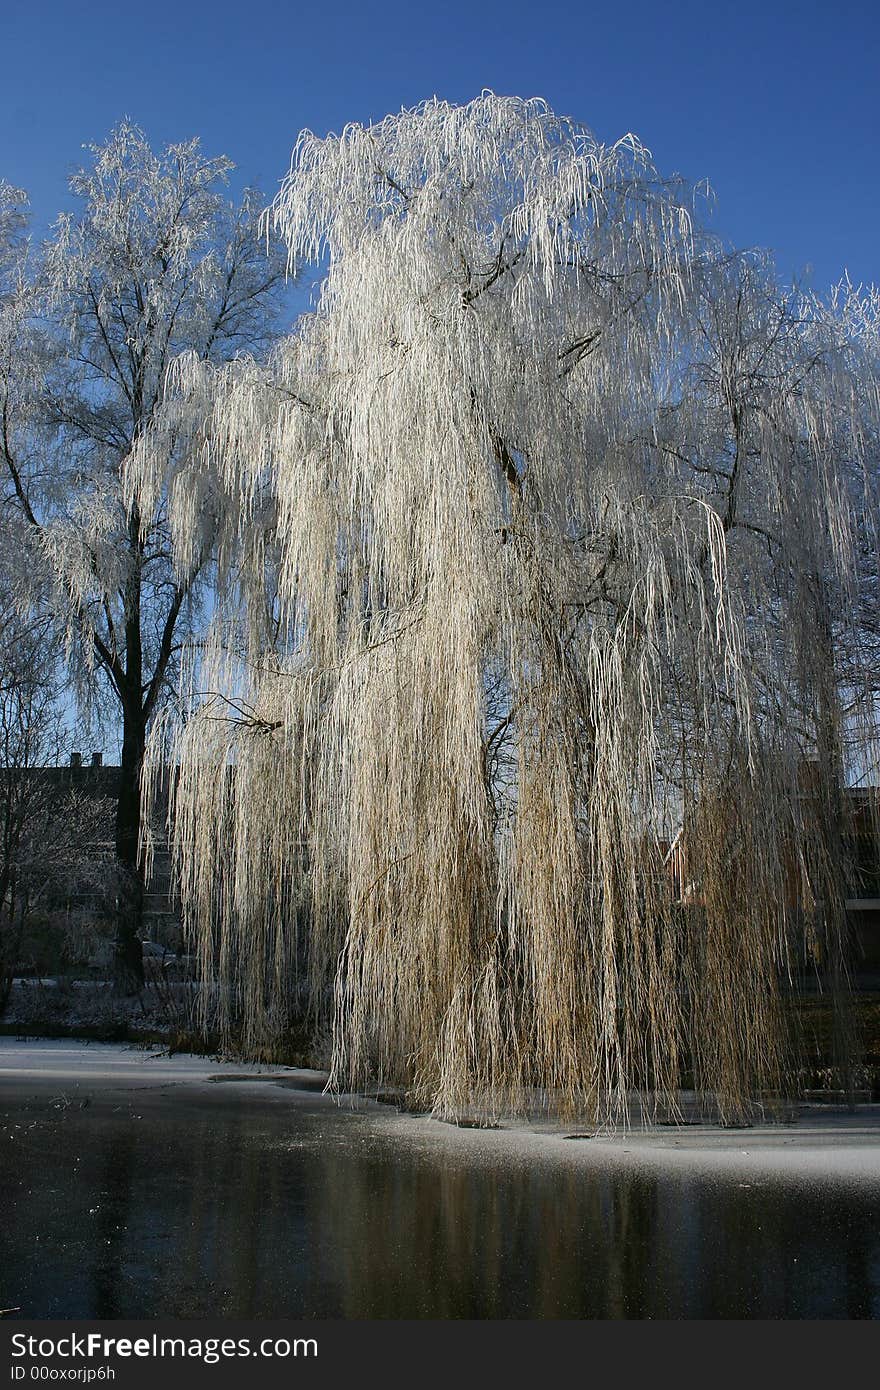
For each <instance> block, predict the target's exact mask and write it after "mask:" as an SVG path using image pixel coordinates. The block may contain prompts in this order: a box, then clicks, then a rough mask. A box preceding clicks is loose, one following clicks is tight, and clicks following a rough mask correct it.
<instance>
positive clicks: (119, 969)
mask: <svg viewBox="0 0 880 1390" xmlns="http://www.w3.org/2000/svg"><path fill="white" fill-rule="evenodd" d="M145 741H146V726H145V721H144V718H143V715H142V714H140V713H139V712H137V711H134V712H132V711H126V712H125V713H124V716H123V735H122V760H121V766H120V769H119V801H118V803H117V807H116V872H117V885H116V951H115V968H114V985H115V988H116V990H117V992H118V993H122V994H137V993H138V991H139V990H140V989H141V988H142V986H143V983H144V962H143V951H142V949H141V929H142V927H143V920H144V876H143V868H142V866H141V863H140V856H139V849H140V831H141V766H142V764H143V759H144V744H145Z"/></svg>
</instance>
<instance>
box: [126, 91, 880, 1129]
mask: <svg viewBox="0 0 880 1390" xmlns="http://www.w3.org/2000/svg"><path fill="white" fill-rule="evenodd" d="M271 217H272V220H273V221H274V224H275V226H276V227H277V228H278V229H279V230H280V232H281V233H282V234H283V236H284V237H285V239H286V241H287V244H288V247H289V252H290V258H291V262H292V263H295V264H296V265H300V264H301V263H302V262H304V261H312V262H316V263H318V264H319V265H320V266H321V268H322V274H323V281H322V287H321V291H320V298H319V300H318V303H317V307H316V309H315V310H314V312H312V313H309V314H307V315H305V316H304V317H303V318H302V319H301V320H300V321H299V324H298V326H297V329H296V331H295V333H294V334H293V335H292V336H291V337H290V338H289V339H288V340H287V341H286V342H285V343H284V344H283V346H282V347H281V349H280V350H279V351H278V352H277V354H276V355H275V357H274V358H273V360H272V361H271V363H270V364H269V366H268V367H259V366H258V365H256V364H254V363H252V362H249V361H238V362H236V363H234V364H233V365H231V366H228V367H224V368H220V369H216V370H213V371H210V372H207V371H206V370H205V368H204V367H202V366H200V365H199V364H197V363H196V362H194V361H191V360H184V361H182V362H181V363H180V364H179V365H178V368H177V373H176V378H175V382H174V386H175V389H174V391H172V392H171V393H170V395H169V401H168V405H167V409H166V415H165V421H164V423H165V427H166V428H167V429H170V430H182V429H186V428H189V429H194V430H197V431H201V432H203V433H204V447H203V450H202V454H201V460H202V462H201V464H200V465H199V466H197V467H194V466H192V465H190V466H188V468H187V470H186V471H185V472H181V474H180V475H179V476H178V478H177V479H176V482H175V486H174V490H173V495H172V520H173V525H174V530H175V535H176V544H177V547H178V557H179V563H180V565H181V566H182V567H183V568H184V569H185V567H186V565H187V563H188V557H190V556H191V555H192V554H193V553H194V552H197V551H198V549H199V547H200V545H201V543H202V532H203V531H204V529H205V527H206V525H208V521H207V520H206V518H210V529H211V530H212V531H213V529H214V527H215V526H216V524H217V518H218V517H220V518H223V519H225V521H224V528H225V529H222V535H223V540H222V542H221V546H220V552H219V556H218V568H219V578H220V592H221V597H220V599H219V601H218V608H217V621H216V625H215V632H214V634H213V639H212V641H211V642H210V643H209V644H208V645H207V647H201V648H200V649H199V651H198V652H197V653H194V655H193V662H192V669H191V672H190V683H189V685H188V687H187V688H186V690H185V691H184V696H185V699H184V702H183V707H184V715H183V717H180V718H179V719H177V720H175V721H173V722H169V721H166V722H164V723H162V724H159V725H157V726H156V728H155V729H154V734H153V743H152V766H153V771H154V772H156V771H157V770H158V769H159V768H160V767H162V766H164V765H167V762H168V761H169V760H170V761H171V763H172V764H173V765H174V766H175V767H176V768H178V769H179V771H178V773H176V774H175V779H174V782H173V788H172V806H171V824H172V826H173V832H174V844H175V853H176V864H177V875H178V882H179V886H180V890H181V893H182V897H183V903H184V906H185V911H186V915H187V921H188V922H189V924H190V926H191V928H192V930H193V932H194V933H195V937H196V939H197V940H198V942H199V943H200V950H201V955H202V960H203V965H204V967H205V970H206V971H207V972H210V973H211V974H213V975H215V976H217V977H219V979H220V980H221V981H222V982H223V985H224V987H223V988H221V989H218V990H217V991H216V992H215V994H214V995H213V996H212V997H213V998H215V999H219V1000H221V1001H223V1002H222V1004H221V1006H220V1007H221V1008H222V1009H224V1010H232V1011H233V1012H235V1013H236V1014H237V1015H238V1016H239V1017H240V1018H243V1019H244V1020H245V1025H246V1028H247V1030H248V1037H249V1041H250V1043H251V1045H253V1046H255V1047H256V1046H258V1045H259V1042H260V1039H261V1038H262V1037H263V1036H264V1035H265V1031H266V1030H267V1029H271V1027H272V1025H273V1020H274V1019H276V1018H277V1016H278V1010H279V1005H280V1004H282V1003H284V1002H285V1001H286V1000H289V999H290V997H291V995H292V993H294V992H295V991H296V990H299V989H305V990H307V993H308V997H309V999H310V1000H311V1005H312V1008H313V1009H314V1011H315V1014H316V1016H317V1018H318V1019H319V1020H320V1019H321V1018H323V1019H324V1020H325V1021H326V1022H327V1023H328V1024H329V1026H330V1027H331V1028H332V1038H333V1077H334V1081H335V1082H336V1083H337V1084H339V1085H340V1086H343V1087H345V1086H349V1085H357V1084H359V1083H362V1082H364V1081H365V1080H366V1079H367V1078H370V1077H372V1078H376V1079H378V1080H379V1081H380V1082H381V1083H383V1084H397V1085H400V1086H403V1087H405V1088H407V1089H408V1091H409V1092H410V1094H411V1096H412V1097H413V1099H414V1100H415V1101H416V1102H418V1103H422V1104H429V1105H432V1106H433V1107H435V1109H436V1110H437V1111H438V1112H439V1113H446V1114H455V1113H460V1112H461V1111H462V1110H463V1109H464V1108H465V1107H468V1106H474V1105H476V1106H478V1107H481V1108H483V1109H485V1110H490V1111H491V1110H493V1109H495V1108H497V1107H498V1106H501V1105H511V1104H513V1105H515V1104H518V1103H519V1102H520V1101H522V1100H523V1099H524V1098H526V1097H528V1096H529V1095H532V1094H533V1093H534V1090H535V1088H537V1089H538V1090H539V1091H543V1092H546V1093H548V1094H549V1093H553V1095H554V1096H555V1097H556V1098H557V1099H561V1100H562V1101H563V1102H567V1103H568V1104H570V1105H576V1106H581V1107H590V1108H592V1109H593V1110H594V1111H596V1112H597V1113H598V1114H600V1115H605V1116H612V1117H613V1116H620V1115H622V1114H625V1113H626V1111H627V1105H628V1097H629V1096H631V1094H632V1092H633V1090H634V1089H639V1090H641V1091H642V1092H644V1093H647V1095H648V1097H649V1103H650V1099H651V1098H653V1099H654V1100H661V1101H663V1102H664V1103H668V1102H670V1101H673V1099H674V1096H675V1093H676V1091H677V1089H678V1088H680V1087H681V1086H683V1085H687V1086H693V1087H694V1088H696V1089H697V1091H699V1092H700V1093H702V1094H704V1095H707V1096H708V1095H712V1096H714V1097H715V1098H717V1101H718V1103H719V1104H720V1107H721V1111H722V1113H724V1114H727V1115H733V1114H736V1113H739V1112H741V1111H742V1110H743V1108H744V1107H746V1106H747V1104H748V1102H749V1099H750V1098H754V1097H756V1096H759V1095H760V1094H761V1093H767V1092H773V1091H776V1090H777V1089H778V1088H779V1086H780V1085H781V1084H782V1081H783V1079H784V1075H785V1069H786V1063H787V1037H786V1027H785V1022H784V1019H783V1016H782V1010H781V991H782V989H783V986H784V982H785V980H786V978H787V974H788V971H789V969H790V968H791V967H792V965H793V963H795V962H796V960H797V959H799V958H800V957H801V956H802V955H803V953H804V952H805V951H806V952H807V953H808V954H811V955H812V956H813V957H814V958H815V959H816V960H817V961H818V962H819V964H820V967H821V968H822V969H823V970H824V971H825V972H826V973H827V975H828V976H829V978H830V979H831V980H832V982H834V983H836V984H840V983H841V982H842V978H843V974H844V964H843V955H842V946H843V941H842V936H843V919H842V910H843V896H844V890H843V886H842V868H841V864H842V860H841V854H840V837H841V808H840V785H841V778H842V776H843V773H844V764H845V761H846V757H847V748H846V747H845V744H846V742H847V740H848V739H849V738H850V737H851V736H852V734H853V731H854V730H855V729H856V716H855V715H854V714H853V715H851V716H850V717H849V719H848V720H844V719H843V718H842V713H841V701H842V698H844V697H845V698H846V699H847V700H848V701H849V702H850V704H851V705H852V706H853V708H854V709H855V710H856V711H857V712H858V713H859V718H860V722H859V723H858V729H859V731H860V737H861V739H862V747H863V751H864V748H866V747H867V743H866V742H865V741H866V740H870V738H871V729H870V727H869V725H870V719H869V715H870V712H871V710H872V709H873V703H872V700H871V698H870V690H871V679H872V671H873V666H872V662H871V659H870V658H871V650H870V645H869V644H868V643H867V642H866V641H863V640H862V632H861V616H862V615H863V613H864V601H865V597H866V595H867V596H868V597H867V602H868V605H869V606H870V603H871V601H872V599H871V594H872V592H873V589H872V586H873V579H874V576H875V575H876V569H877V566H876V546H875V535H874V529H873V516H874V510H873V506H874V495H873V487H874V473H873V469H874V468H875V465H876V458H877V454H876V445H877V419H878V399H877V373H876V365H875V364H876V339H877V335H876V323H877V313H876V304H872V303H871V301H870V300H865V299H864V298H859V297H858V296H857V295H855V293H854V292H846V293H845V294H844V296H843V298H844V299H845V300H846V303H843V302H840V303H838V304H836V305H832V306H831V307H829V308H828V309H825V308H823V307H822V306H821V305H819V304H818V303H817V302H807V301H806V300H804V299H802V298H796V297H794V296H792V295H790V294H789V295H786V294H784V293H782V292H781V291H780V290H779V289H778V288H777V286H776V285H775V283H774V279H773V275H772V271H771V268H770V266H769V265H768V264H767V263H766V261H765V260H764V259H762V258H761V257H760V256H757V255H749V256H739V255H732V254H728V253H726V252H725V251H724V250H723V249H722V248H721V247H720V246H718V245H717V244H715V243H713V242H712V241H711V240H709V239H708V238H707V237H706V236H705V235H704V234H702V233H701V232H700V231H699V230H698V227H697V223H696V219H695V211H694V201H693V192H692V190H689V189H688V188H687V187H685V186H683V185H682V184H681V183H680V182H678V181H673V182H668V181H664V180H662V179H661V178H660V177H659V176H658V174H657V172H656V171H655V169H654V168H653V167H652V164H651V162H650V158H649V155H648V153H647V151H646V150H644V149H643V148H642V146H641V145H640V144H639V143H638V141H637V140H635V139H634V138H633V137H631V136H626V137H625V138H624V139H623V140H621V141H619V142H618V143H617V144H615V145H613V146H611V147H607V146H603V145H601V144H599V143H597V141H596V140H595V139H594V137H593V136H592V135H591V134H590V133H589V131H588V130H586V129H585V128H584V127H583V126H580V125H578V124H576V123H574V122H573V121H570V120H567V119H560V118H559V117H557V116H555V115H554V114H553V112H552V111H550V110H549V109H548V108H547V106H546V105H545V104H544V103H543V102H541V101H521V100H516V99H512V98H501V97H496V96H493V95H492V94H488V93H486V94H484V95H483V96H482V97H480V98H479V99H478V100H476V101H473V102H471V103H469V104H468V105H465V106H462V107H454V106H450V105H447V104H446V103H443V102H440V101H431V102H428V103H426V104H425V105H423V106H420V107H418V108H417V109H416V110H413V111H403V112H401V113H400V114H399V115H397V116H393V117H388V118H387V119H386V120H384V121H382V122H381V123H380V124H378V125H375V126H371V127H368V128H365V127H361V126H358V125H352V126H349V127H347V128H346V129H345V130H344V131H343V132H342V134H341V135H340V136H328V137H327V138H326V139H319V138H317V137H315V136H313V135H312V134H310V133H308V132H307V133H305V134H303V135H302V136H301V137H300V139H299V141H298V142H297V145H296V149H295V152H294V156H293V161H292V165H291V171H290V174H289V176H288V177H287V179H286V181H285V182H284V184H283V187H282V190H281V192H280V193H279V195H278V198H277V199H276V201H275V204H274V206H273V208H272V210H271ZM872 354H874V355H873V356H872ZM150 447H151V445H150V440H149V439H147V440H145V441H143V443H142V446H141V448H140V451H139V452H138V453H137V454H136V456H135V457H134V459H133V460H132V465H131V471H130V477H131V483H132V487H133V488H136V489H137V488H139V489H140V491H141V495H142V497H141V505H142V510H148V507H147V506H146V501H147V500H148V499H149V495H150V490H151V487H152V486H153V483H152V479H151V467H150V457H151V454H150ZM159 453H161V451H159ZM860 695H861V696H862V697H863V698H861V699H859V698H858V697H859V696H860ZM805 767H806V768H808V769H809V775H808V776H805V773H804V769H805ZM795 907H796V908H797V910H796V911H795V910H793V908H795Z"/></svg>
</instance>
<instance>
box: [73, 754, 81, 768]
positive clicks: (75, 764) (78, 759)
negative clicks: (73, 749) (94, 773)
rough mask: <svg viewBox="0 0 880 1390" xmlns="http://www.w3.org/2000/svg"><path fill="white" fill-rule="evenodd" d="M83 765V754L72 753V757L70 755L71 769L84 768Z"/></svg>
mask: <svg viewBox="0 0 880 1390" xmlns="http://www.w3.org/2000/svg"><path fill="white" fill-rule="evenodd" d="M82 763H83V755H82V753H71V755H70V766H71V767H82Z"/></svg>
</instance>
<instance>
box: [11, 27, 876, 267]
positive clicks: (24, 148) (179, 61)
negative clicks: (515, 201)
mask: <svg viewBox="0 0 880 1390" xmlns="http://www.w3.org/2000/svg"><path fill="white" fill-rule="evenodd" d="M0 42H2V48H3V80H2V83H0V175H2V176H4V177H6V178H7V179H9V180H10V181H11V182H13V183H16V184H21V185H23V186H25V187H26V188H28V189H29V190H30V193H31V198H32V203H33V207H34V213H35V220H36V225H37V227H38V228H39V229H43V228H44V227H45V226H46V225H47V223H48V222H49V221H50V219H51V218H52V217H53V216H54V215H55V213H56V212H57V211H58V210H59V208H60V207H61V206H62V205H63V204H64V202H65V177H66V174H67V172H68V171H69V170H70V169H71V168H72V167H74V166H75V165H76V164H77V163H79V162H80V161H81V159H82V155H81V146H82V145H83V144H84V143H86V142H89V141H100V140H102V139H103V138H104V137H105V136H106V135H107V133H108V131H109V130H110V128H111V127H112V126H113V124H114V123H115V122H116V121H117V120H119V119H120V117H122V116H123V115H128V116H130V117H132V118H133V119H134V120H135V121H137V122H138V123H139V124H140V125H141V126H143V127H144V129H145V130H146V132H147V134H148V136H149V137H150V139H151V140H152V141H153V143H154V144H158V143H161V142H165V141H167V140H176V139H183V138H186V137H189V136H191V135H198V136H200V137H201V139H202V142H203V144H204V147H205V149H206V151H207V152H208V153H210V154H220V153H225V154H228V155H230V156H231V157H232V158H233V159H235V161H236V163H237V164H238V166H239V169H240V171H241V174H242V175H243V177H244V178H245V179H247V180H248V181H252V182H258V183H259V184H260V186H261V187H262V188H264V189H265V191H266V192H267V193H268V194H271V193H273V192H274V190H275V187H276V185H277V182H278V180H279V178H280V177H281V176H282V175H283V173H284V172H285V171H286V169H287V166H288V163H289V159H290V151H291V147H292V145H293V142H294V140H295V138H296V135H297V132H298V131H299V130H300V129H301V128H302V127H303V126H309V127H311V129H313V130H315V131H317V132H319V133H324V132H326V131H327V130H330V129H339V128H341V126H342V125H344V124H345V123H346V122H347V121H349V120H359V121H368V120H370V119H371V118H372V119H378V118H380V117H382V116H383V115H385V114H386V113H387V112H388V111H394V110H398V109H399V108H400V107H401V106H404V105H406V106H410V105H414V104H415V103H416V102H418V101H420V100H422V99H423V98H425V97H428V96H432V95H435V94H436V95H438V96H441V97H445V98H447V99H448V100H450V101H463V100H466V99H468V98H469V97H472V96H474V95H475V94H476V93H478V92H479V91H480V90H481V88H483V87H491V88H492V89H493V90H495V91H498V92H505V93H515V94H517V95H520V96H543V97H546V99H547V100H548V101H549V102H550V104H551V105H552V106H553V107H554V108H555V109H556V110H557V111H559V112H560V113H565V114H568V115H572V116H575V117H577V118H578V119H580V120H583V121H585V122H586V123H587V124H588V125H590V126H591V127H592V128H593V130H594V131H595V132H596V133H597V134H598V135H599V136H600V138H602V139H606V140H611V139H614V138H616V137H617V136H619V135H622V134H623V133H625V132H626V131H627V130H632V131H634V132H635V133H636V134H637V135H639V136H640V138H641V139H642V140H643V141H644V142H645V143H646V144H647V145H648V146H649V148H650V149H651V150H652V151H653V153H654V157H655V160H656V162H657V164H658V166H659V167H660V169H661V170H663V171H664V172H672V171H679V172H681V173H683V174H685V175H687V176H688V177H691V178H694V179H699V178H708V179H709V181H710V183H711V184H712V186H713V188H714V190H715V193H716V196H717V207H716V211H715V213H714V219H713V220H714V225H715V226H716V228H717V229H718V230H719V231H720V232H721V233H722V234H723V235H725V236H726V237H727V238H728V239H729V240H731V241H733V242H735V243H737V244H738V245H762V246H770V247H772V248H773V249H774V250H775V252H776V254H777V258H778V261H779V264H780V268H781V270H782V271H783V272H784V273H785V274H786V276H788V275H791V274H792V273H799V274H802V273H803V272H805V271H808V268H809V267H812V283H813V284H814V286H815V288H817V289H822V288H824V287H826V286H827V285H828V284H829V283H830V282H831V281H832V280H834V279H836V278H837V277H838V276H839V275H840V274H841V273H842V271H843V270H844V268H845V267H848V268H849V271H850V274H851V276H852V278H853V279H854V280H856V281H858V280H863V281H870V280H874V281H880V248H878V221H880V216H878V214H880V177H878V148H880V140H878V136H880V128H878V127H880V121H878V85H880V3H878V0H822V3H817V0H802V3H800V4H796V3H792V0H763V3H756V2H755V0H740V3H731V2H730V0H714V2H713V0H701V2H700V3H693V0H685V3H676V2H675V0H654V2H653V3H647V0H628V2H627V3H614V0H604V3H601V4H594V3H592V0H568V3H564V4H563V3H560V2H559V0H532V2H531V3H526V0H510V3H507V4H502V3H499V2H498V0H490V2H489V3H479V0H473V3H463V0H452V2H451V3H444V0H439V2H438V3H434V4H430V5H426V6H420V5H416V4H413V5H409V4H403V3H400V2H399V0H394V3H385V4H381V3H379V4H377V3H376V0H373V3H372V4H370V3H361V4H357V3H351V0H331V3H328V4H326V5H316V4H314V3H312V4H309V5H308V6H306V5H300V4H298V3H296V2H295V0H294V2H293V3H288V4H277V3H272V0H266V2H265V3H251V4H247V3H243V0H234V3H233V2H232V0H210V2H209V0H177V3H172V4H163V5H155V6H150V5H127V4H125V3H124V0H123V3H120V0H114V2H113V3H107V0H70V3H61V2H60V0H36V2H35V0H4V5H3V10H2V18H0Z"/></svg>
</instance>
